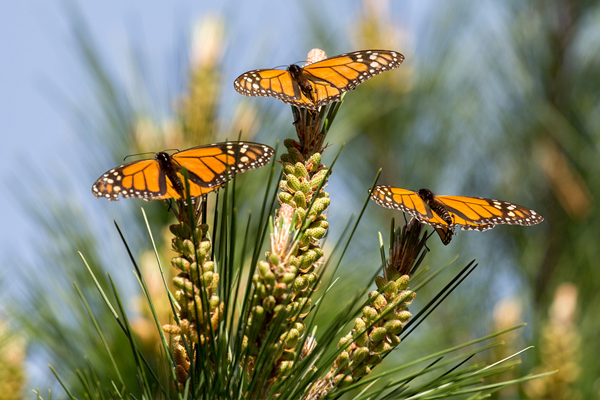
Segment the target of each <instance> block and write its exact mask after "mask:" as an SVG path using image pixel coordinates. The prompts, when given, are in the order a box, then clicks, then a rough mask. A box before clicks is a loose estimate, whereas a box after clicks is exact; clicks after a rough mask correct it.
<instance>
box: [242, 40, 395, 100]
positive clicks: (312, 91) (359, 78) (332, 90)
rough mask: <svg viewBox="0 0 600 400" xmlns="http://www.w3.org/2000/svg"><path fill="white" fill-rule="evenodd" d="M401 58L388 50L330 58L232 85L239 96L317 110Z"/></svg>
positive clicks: (252, 75)
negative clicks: (270, 98)
mask: <svg viewBox="0 0 600 400" xmlns="http://www.w3.org/2000/svg"><path fill="white" fill-rule="evenodd" d="M402 61H404V56H403V55H402V54H400V53H398V52H395V51H389V50H363V51H356V52H353V53H347V54H341V55H339V56H335V57H330V58H327V59H325V60H321V61H318V62H315V63H312V64H309V65H307V66H305V67H300V66H298V65H295V64H292V65H290V66H289V67H288V68H287V69H286V70H278V69H257V70H253V71H249V72H246V73H244V74H242V75H240V76H239V77H238V78H237V79H236V80H235V82H234V88H235V90H236V91H238V92H239V93H241V94H243V95H245V96H250V97H256V96H266V97H275V98H277V99H279V100H281V101H283V102H284V103H287V104H291V105H293V106H296V107H299V108H307V109H309V110H313V111H314V110H317V109H319V108H320V107H322V106H325V105H327V104H330V103H333V102H334V101H339V100H340V99H341V95H342V93H344V92H347V91H348V90H352V89H354V88H355V87H356V86H358V85H359V84H360V83H362V82H364V81H366V80H367V79H370V78H372V77H373V76H375V75H378V74H380V73H382V72H384V71H387V70H390V69H394V68H397V67H398V66H400V64H401V63H402Z"/></svg>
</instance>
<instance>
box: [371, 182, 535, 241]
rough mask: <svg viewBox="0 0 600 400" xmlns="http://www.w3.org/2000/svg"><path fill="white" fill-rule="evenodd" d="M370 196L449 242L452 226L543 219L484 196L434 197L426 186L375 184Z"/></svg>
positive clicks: (528, 222)
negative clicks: (411, 218)
mask: <svg viewBox="0 0 600 400" xmlns="http://www.w3.org/2000/svg"><path fill="white" fill-rule="evenodd" d="M371 199H373V200H374V201H375V202H376V203H377V204H379V205H380V206H383V207H387V208H394V209H398V210H402V211H404V212H405V213H408V214H410V215H412V216H413V217H414V218H416V219H417V220H418V221H419V222H422V223H425V224H428V225H431V226H433V227H434V228H435V230H436V231H437V233H438V234H439V235H440V238H441V239H442V242H443V243H444V244H448V243H449V242H450V240H451V238H452V233H454V228H455V227H456V226H457V225H461V229H462V230H467V231H468V230H478V231H486V230H488V229H492V228H493V227H494V226H496V225H499V224H511V225H535V224H539V223H540V222H542V221H543V220H544V217H542V216H541V215H540V214H538V213H537V212H535V211H533V210H530V209H529V208H525V207H523V206H519V205H516V204H512V203H509V202H506V201H498V200H493V199H486V198H483V197H464V196H436V195H435V194H433V192H432V191H431V190H429V189H420V190H418V191H416V192H413V191H412V190H407V189H400V188H397V187H392V186H375V189H374V190H373V192H372V193H371Z"/></svg>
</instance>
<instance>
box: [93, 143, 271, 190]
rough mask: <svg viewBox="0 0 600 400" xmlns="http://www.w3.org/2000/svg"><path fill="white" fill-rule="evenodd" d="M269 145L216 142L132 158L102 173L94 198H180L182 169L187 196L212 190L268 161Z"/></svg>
mask: <svg viewBox="0 0 600 400" xmlns="http://www.w3.org/2000/svg"><path fill="white" fill-rule="evenodd" d="M273 153H274V151H273V149H272V148H271V147H269V146H265V145H262V144H258V143H250V142H226V143H215V144H210V145H206V146H198V147H193V148H191V149H187V150H183V151H179V152H176V153H174V154H172V155H170V154H168V153H166V152H164V151H161V152H159V153H157V154H156V156H155V157H154V158H153V159H148V160H139V161H133V162H130V163H127V164H123V165H121V166H119V167H116V168H113V169H111V170H110V171H108V172H106V173H104V174H103V175H102V176H101V177H100V178H98V180H97V181H96V183H94V185H93V186H92V193H94V195H95V196H96V197H105V198H107V199H109V200H119V195H121V196H122V197H125V198H128V197H137V198H141V199H143V200H153V199H156V200H166V199H171V198H175V199H179V198H182V197H184V196H185V193H186V188H185V182H186V180H185V178H184V175H183V169H184V168H185V170H187V172H188V179H189V181H188V182H189V185H190V195H191V196H192V197H198V196H201V195H203V194H206V193H209V192H212V191H214V190H216V189H217V188H219V187H220V186H221V185H223V184H224V183H225V182H226V181H227V179H229V178H230V177H231V176H233V175H234V174H236V173H241V172H245V171H247V170H249V169H254V168H259V167H262V166H263V165H265V164H266V163H267V162H269V160H270V158H271V156H272V155H273Z"/></svg>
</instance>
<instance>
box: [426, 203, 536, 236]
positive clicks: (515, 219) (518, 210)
mask: <svg viewBox="0 0 600 400" xmlns="http://www.w3.org/2000/svg"><path fill="white" fill-rule="evenodd" d="M436 199H437V200H438V201H439V202H440V203H442V204H444V205H445V206H446V207H447V209H448V210H449V211H450V212H451V213H452V214H453V217H454V218H456V220H455V222H454V223H455V224H457V225H462V227H461V229H463V230H487V229H492V228H493V227H494V226H495V225H500V224H509V225H524V226H527V225H535V224H539V223H540V222H542V221H543V220H544V218H543V217H542V216H541V215H540V214H538V213H537V212H535V211H534V210H531V209H529V208H526V207H523V206H520V205H517V204H513V203H509V202H507V201H500V200H494V199H487V198H484V197H463V196H436Z"/></svg>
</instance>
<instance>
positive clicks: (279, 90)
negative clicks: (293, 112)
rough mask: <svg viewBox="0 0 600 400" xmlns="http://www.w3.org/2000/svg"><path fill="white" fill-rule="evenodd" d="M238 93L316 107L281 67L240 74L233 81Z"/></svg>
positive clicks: (304, 106) (300, 105)
mask: <svg viewBox="0 0 600 400" xmlns="http://www.w3.org/2000/svg"><path fill="white" fill-rule="evenodd" d="M233 87H234V88H235V90H236V91H237V92H238V93H241V94H243V95H244V96H249V97H257V96H264V97H275V98H276V99H279V100H281V101H283V102H284V103H286V104H291V105H294V106H297V107H301V108H309V109H314V105H313V102H312V100H311V99H309V98H308V97H306V96H305V95H304V93H302V91H301V90H300V86H298V82H296V81H295V80H294V79H293V78H292V75H291V74H290V73H289V72H288V71H283V70H279V69H256V70H254V71H249V72H246V73H245V74H242V75H240V76H239V77H238V78H237V79H236V80H235V81H234V83H233Z"/></svg>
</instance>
